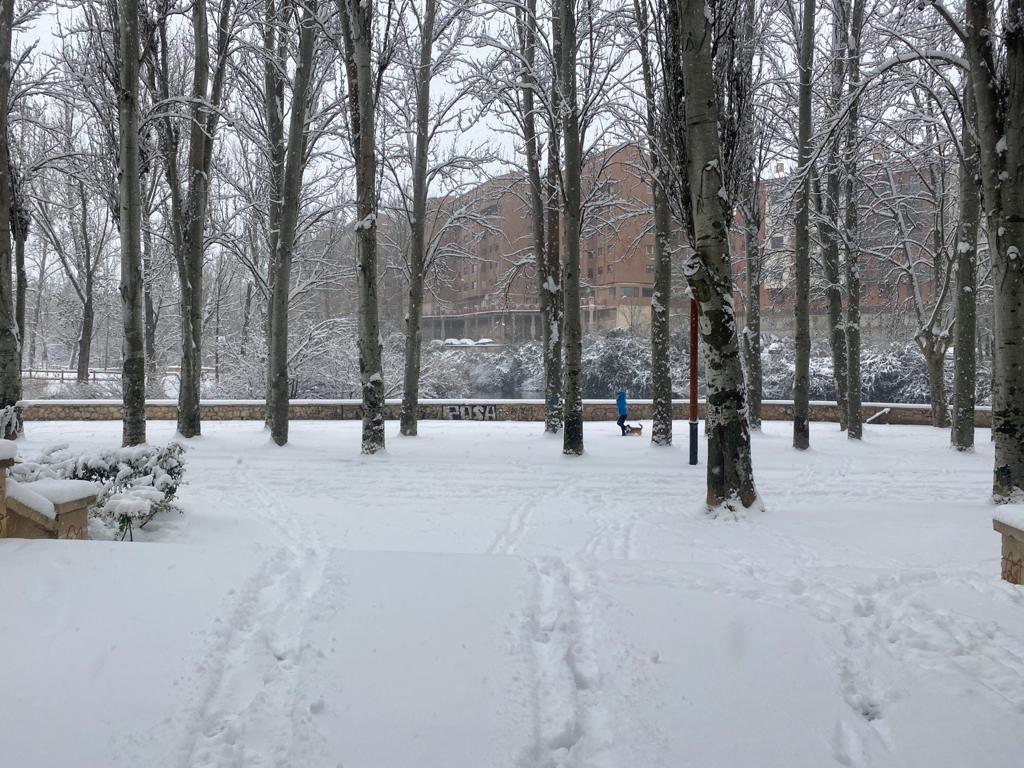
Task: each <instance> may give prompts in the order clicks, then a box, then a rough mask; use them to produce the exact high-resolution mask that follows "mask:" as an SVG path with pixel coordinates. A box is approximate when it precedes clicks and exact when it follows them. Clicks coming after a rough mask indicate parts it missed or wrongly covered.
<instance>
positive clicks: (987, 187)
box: [966, 0, 1024, 503]
mask: <svg viewBox="0 0 1024 768" xmlns="http://www.w3.org/2000/svg"><path fill="white" fill-rule="evenodd" d="M990 13H991V8H990V5H989V3H988V2H987V0H968V2H967V24H966V30H967V41H966V43H967V58H968V61H969V62H970V68H971V72H970V75H971V82H972V84H973V86H974V99H975V110H976V115H977V129H978V144H979V149H980V154H979V158H980V167H981V179H982V196H983V200H984V205H985V210H986V214H987V218H988V228H987V232H988V238H989V251H990V253H991V255H992V282H993V286H994V287H995V290H994V296H993V304H994V314H995V323H994V325H995V348H994V352H995V354H994V362H993V371H992V434H993V439H994V442H995V462H994V467H993V482H992V494H993V498H994V499H995V500H996V501H997V502H1008V501H1012V502H1018V503H1020V502H1024V21H1022V20H1024V0H1009V1H1008V3H1007V6H1006V23H1005V25H1004V39H1005V47H1006V66H1005V72H1006V81H1005V83H1003V84H1001V83H1000V82H999V80H998V75H997V73H998V71H999V70H998V69H997V67H996V62H995V52H994V48H995V47H994V46H993V44H992V36H993V32H992V29H993V21H994V20H993V19H992V18H991V17H990Z"/></svg>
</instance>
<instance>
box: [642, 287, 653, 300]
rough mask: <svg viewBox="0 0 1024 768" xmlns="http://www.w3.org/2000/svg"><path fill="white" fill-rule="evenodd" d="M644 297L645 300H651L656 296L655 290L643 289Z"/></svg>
mask: <svg viewBox="0 0 1024 768" xmlns="http://www.w3.org/2000/svg"><path fill="white" fill-rule="evenodd" d="M643 295H644V297H645V298H648V299H649V298H651V297H652V296H653V295H654V289H653V288H644V289H643Z"/></svg>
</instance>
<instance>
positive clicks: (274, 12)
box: [263, 0, 288, 432]
mask: <svg viewBox="0 0 1024 768" xmlns="http://www.w3.org/2000/svg"><path fill="white" fill-rule="evenodd" d="M285 5H286V4H285V3H281V4H280V5H279V4H278V3H277V2H276V0H266V6H265V15H264V26H263V30H264V31H263V56H264V62H263V89H264V91H263V108H264V119H265V120H266V131H267V145H268V146H267V149H268V154H269V160H270V169H269V175H270V179H269V190H268V191H269V200H268V204H267V240H268V242H267V254H268V256H267V300H268V307H267V315H266V318H265V322H264V328H263V331H264V333H263V338H264V342H265V343H266V347H267V349H266V354H267V370H266V379H267V380H266V386H267V408H266V413H265V424H266V426H267V427H268V428H269V429H270V430H271V432H273V427H274V412H275V409H274V407H273V405H272V404H273V403H274V391H273V388H274V366H273V357H274V351H273V347H274V339H275V333H274V314H275V313H274V310H273V308H272V307H271V306H269V305H270V304H272V303H273V301H274V299H273V297H274V295H275V294H274V281H275V280H276V279H277V269H276V268H275V259H276V258H277V248H278V243H279V241H280V234H281V206H282V202H283V197H284V164H285V151H286V150H285V139H284V84H285V72H284V71H283V69H282V67H283V66H284V62H286V61H287V60H288V47H287V38H288V36H287V35H286V34H280V32H281V31H282V28H283V27H284V25H285V24H286V8H285V7H282V6H285ZM286 431H287V428H286Z"/></svg>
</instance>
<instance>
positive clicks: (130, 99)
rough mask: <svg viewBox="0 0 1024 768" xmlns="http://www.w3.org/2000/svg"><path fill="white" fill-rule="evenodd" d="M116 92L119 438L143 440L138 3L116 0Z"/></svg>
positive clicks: (130, 441)
mask: <svg viewBox="0 0 1024 768" xmlns="http://www.w3.org/2000/svg"><path fill="white" fill-rule="evenodd" d="M118 6H119V7H118V46H119V50H118V53H119V54H120V55H119V57H118V58H119V59H120V62H119V64H120V71H119V73H118V74H119V80H120V82H119V83H118V86H119V87H118V93H117V112H118V125H119V129H120V130H119V138H120V148H119V161H120V168H119V169H118V182H119V190H118V191H119V197H120V200H119V203H120V217H119V224H120V230H121V287H120V292H121V321H122V325H123V330H124V340H123V342H124V343H123V355H122V364H121V365H122V368H121V399H122V402H123V405H124V413H123V417H122V422H121V424H122V428H121V444H122V445H124V446H126V447H127V446H131V445H140V444H142V443H145V442H146V349H145V332H144V329H143V318H142V316H143V302H142V185H141V183H140V177H139V6H138V0H119V2H118Z"/></svg>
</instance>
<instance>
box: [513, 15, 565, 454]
mask: <svg viewBox="0 0 1024 768" xmlns="http://www.w3.org/2000/svg"><path fill="white" fill-rule="evenodd" d="M518 26H519V34H520V49H521V55H522V57H523V62H524V66H523V86H522V104H523V139H524V143H525V144H526V175H527V179H528V180H529V183H530V219H531V226H532V233H531V234H532V236H533V252H534V260H535V262H536V264H537V296H538V304H539V309H540V324H541V343H542V344H543V355H544V431H545V432H549V433H551V434H555V433H557V432H558V430H560V429H561V428H562V338H561V337H562V325H561V319H562V313H561V306H562V294H561V291H562V286H561V284H560V283H561V277H562V275H561V268H560V265H559V263H558V252H557V250H556V251H555V258H554V260H553V262H552V260H551V259H549V258H548V248H547V244H546V237H545V232H544V215H545V198H546V197H547V195H546V194H545V187H544V182H543V181H542V180H541V175H540V141H539V138H538V136H537V112H536V109H535V106H534V104H535V100H534V95H535V94H534V92H535V89H536V88H537V87H538V81H537V74H536V64H537V0H526V6H525V9H524V10H523V11H521V12H520V17H519V25H518ZM557 147H558V138H557V131H556V132H555V134H554V136H553V137H552V139H551V141H550V142H549V145H548V157H549V158H550V157H552V156H554V157H557V156H558V152H557ZM555 169H556V171H557V165H556V166H555ZM554 194H555V195H556V196H555V197H554V201H555V204H556V205H557V188H556V189H555V190H554ZM557 210H558V209H557V207H556V209H555V215H556V217H557ZM554 230H557V223H556V225H555V228H554ZM554 230H553V231H554ZM555 237H556V239H557V237H558V235H557V231H556V234H555Z"/></svg>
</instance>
